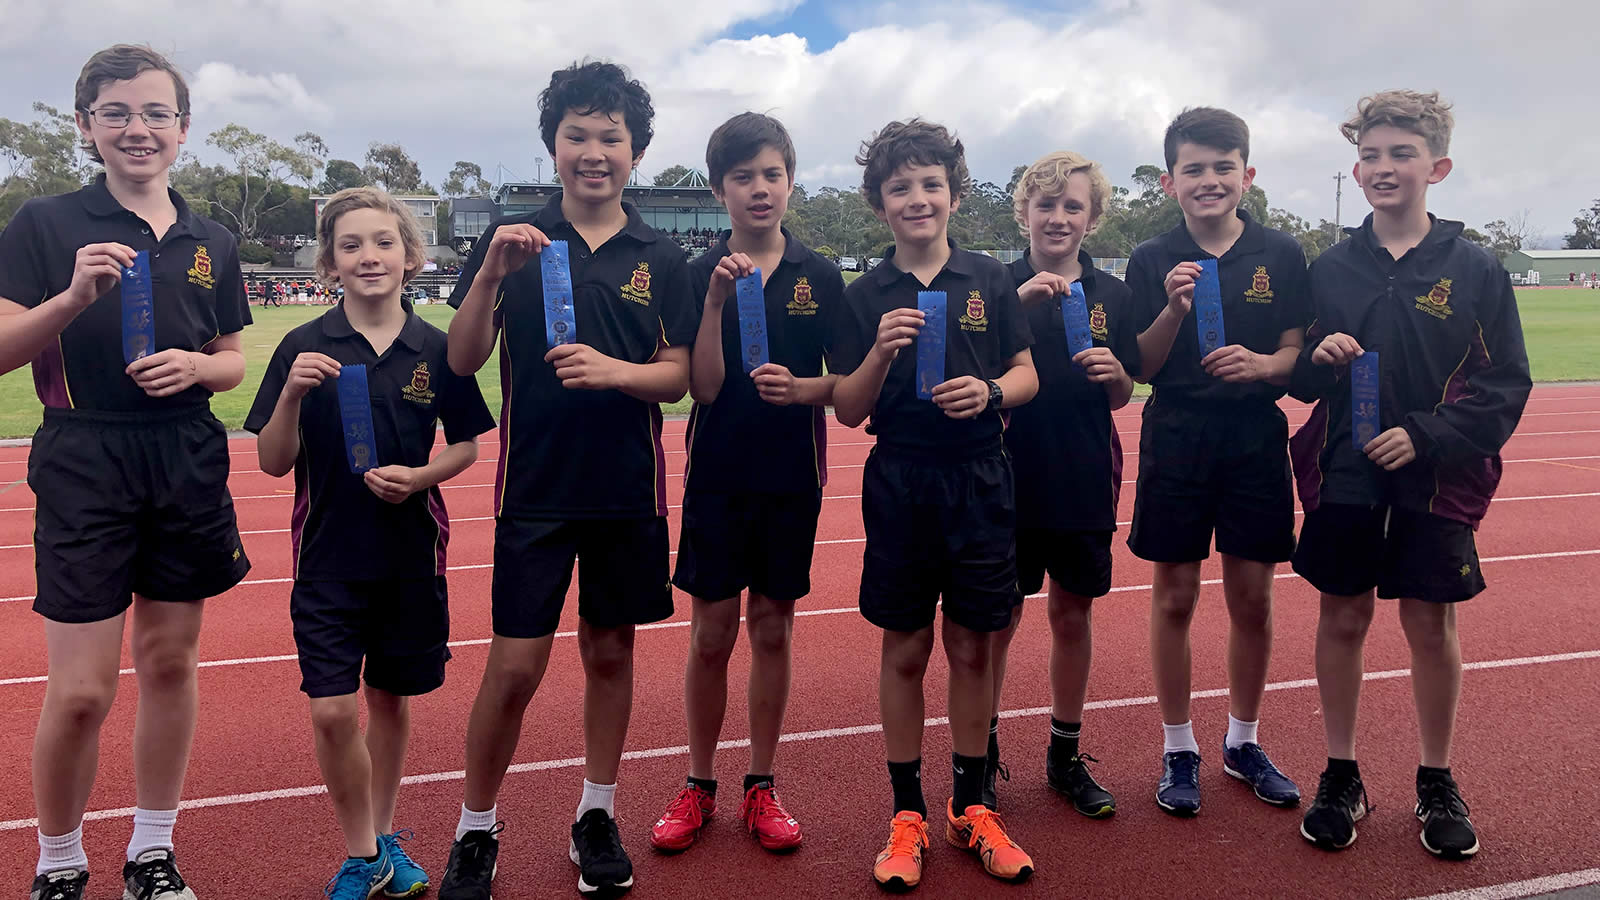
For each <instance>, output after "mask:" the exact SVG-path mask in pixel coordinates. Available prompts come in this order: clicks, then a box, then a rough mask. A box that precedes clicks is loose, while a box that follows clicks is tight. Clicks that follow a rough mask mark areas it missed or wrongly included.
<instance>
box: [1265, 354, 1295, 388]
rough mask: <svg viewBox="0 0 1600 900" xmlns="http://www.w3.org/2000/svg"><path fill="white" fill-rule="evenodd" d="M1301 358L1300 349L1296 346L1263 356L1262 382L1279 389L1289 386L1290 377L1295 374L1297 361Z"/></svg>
mask: <svg viewBox="0 0 1600 900" xmlns="http://www.w3.org/2000/svg"><path fill="white" fill-rule="evenodd" d="M1299 358H1300V348H1299V347H1298V346H1294V345H1289V346H1284V347H1279V348H1278V349H1277V351H1276V352H1274V353H1268V354H1263V355H1262V357H1261V380H1262V381H1265V382H1266V383H1268V384H1275V385H1277V386H1279V387H1284V386H1286V385H1288V383H1289V376H1290V375H1292V374H1294V364H1295V360H1297V359H1299Z"/></svg>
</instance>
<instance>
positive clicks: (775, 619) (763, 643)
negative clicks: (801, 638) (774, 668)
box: [748, 612, 794, 656]
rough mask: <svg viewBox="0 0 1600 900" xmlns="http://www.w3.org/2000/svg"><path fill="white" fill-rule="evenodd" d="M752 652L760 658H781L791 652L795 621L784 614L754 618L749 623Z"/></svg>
mask: <svg viewBox="0 0 1600 900" xmlns="http://www.w3.org/2000/svg"><path fill="white" fill-rule="evenodd" d="M748 630H749V632H750V652H751V653H753V654H756V655H759V656H781V655H784V654H787V653H788V652H789V643H790V641H791V639H792V638H793V635H794V619H793V618H792V617H790V616H787V615H784V614H782V613H777V612H774V613H769V614H767V615H763V616H760V617H759V618H758V617H752V618H750V619H749V621H748Z"/></svg>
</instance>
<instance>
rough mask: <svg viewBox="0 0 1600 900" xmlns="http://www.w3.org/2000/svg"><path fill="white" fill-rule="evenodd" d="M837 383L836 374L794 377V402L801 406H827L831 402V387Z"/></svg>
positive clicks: (837, 377)
mask: <svg viewBox="0 0 1600 900" xmlns="http://www.w3.org/2000/svg"><path fill="white" fill-rule="evenodd" d="M838 383H839V376H837V375H823V376H821V377H820V378H796V379H795V380H794V402H795V403H798V404H801V405H803V406H827V405H828V404H830V403H832V402H833V389H834V386H835V385H836V384H838Z"/></svg>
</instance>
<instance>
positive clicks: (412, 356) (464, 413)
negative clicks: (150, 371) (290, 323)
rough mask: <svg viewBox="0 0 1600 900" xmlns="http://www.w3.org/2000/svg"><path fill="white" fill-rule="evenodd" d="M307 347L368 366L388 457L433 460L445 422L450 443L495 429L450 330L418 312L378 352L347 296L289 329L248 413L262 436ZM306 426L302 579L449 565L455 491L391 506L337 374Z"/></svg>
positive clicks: (413, 463) (297, 508)
mask: <svg viewBox="0 0 1600 900" xmlns="http://www.w3.org/2000/svg"><path fill="white" fill-rule="evenodd" d="M302 353H322V354H325V355H327V356H330V357H332V358H333V359H335V360H338V361H339V363H340V364H341V365H365V366H366V367H367V392H368V395H369V397H370V400H371V402H372V430H373V437H374V443H375V445H376V448H377V455H378V464H379V465H382V466H389V465H400V466H410V467H412V468H417V467H420V466H425V465H427V464H428V460H429V459H430V458H431V457H432V452H433V445H434V438H435V437H436V436H437V427H436V423H439V422H443V423H444V439H445V442H446V443H450V444H455V443H459V442H461V441H467V440H471V439H472V438H475V437H477V436H478V435H480V434H483V433H484V432H486V431H488V430H490V429H492V428H493V427H494V417H493V416H491V415H490V414H489V408H488V407H487V406H486V405H484V402H483V395H482V394H481V393H479V391H478V382H477V380H476V379H475V378H472V377H470V376H469V377H462V376H460V375H457V374H455V373H454V372H452V371H450V363H449V361H448V358H447V357H448V347H447V345H446V341H445V334H444V332H442V331H440V330H439V329H437V328H435V327H434V326H432V325H429V324H428V323H427V322H425V321H423V320H422V318H421V317H420V316H418V315H417V314H416V313H415V312H409V313H408V315H407V316H406V323H405V325H404V326H402V327H401V329H400V334H399V336H398V337H396V338H395V340H394V343H392V344H390V345H389V347H388V349H386V350H384V351H383V352H382V353H378V352H376V351H375V350H374V349H373V347H372V345H371V344H370V343H368V342H367V339H366V337H365V336H364V335H362V334H361V333H360V332H358V331H356V330H355V328H354V327H352V326H351V324H350V319H349V317H348V316H346V315H345V309H344V306H343V304H341V305H339V306H335V307H334V308H333V309H330V310H328V311H327V312H325V313H323V314H322V315H321V316H319V317H317V318H316V319H313V320H311V321H310V322H307V323H305V324H304V325H301V326H299V327H297V328H295V329H294V330H293V331H290V332H289V333H288V334H286V335H284V338H283V341H282V342H281V343H279V344H278V349H277V350H275V351H273V354H272V361H271V362H270V363H269V364H268V366H267V374H266V376H265V377H264V378H262V380H261V388H260V390H258V391H257V392H256V399H255V403H254V404H253V405H252V406H251V407H250V415H249V416H248V417H247V418H246V419H245V423H244V427H245V429H246V430H248V431H251V432H254V433H256V434H260V433H261V429H263V428H265V427H267V422H269V421H270V420H271V419H272V411H273V409H274V408H275V407H276V406H277V405H278V397H279V395H280V394H282V393H283V386H284V384H285V383H286V382H287V381H288V379H289V369H290V367H292V366H293V365H294V360H295V357H297V356H299V355H300V354H302ZM299 431H300V452H299V454H298V455H296V456H295V460H294V511H293V513H292V514H291V516H290V523H289V524H290V529H289V533H290V546H291V548H292V551H293V560H294V577H295V578H296V579H299V580H302V581H367V580H374V579H382V578H427V577H431V576H434V575H443V574H444V573H445V544H446V543H447V542H448V540H449V538H450V517H449V515H448V514H447V513H446V512H445V506H444V495H443V494H442V493H440V491H439V486H438V485H434V486H433V487H431V488H429V489H428V490H426V491H418V492H417V493H415V494H412V495H411V496H409V497H407V498H406V499H405V500H403V501H401V502H400V503H398V504H395V503H390V502H388V501H387V500H383V499H381V498H379V497H378V495H376V494H374V493H372V491H371V490H370V489H368V488H367V486H366V483H365V481H364V480H363V478H362V476H361V475H358V474H356V473H354V472H351V471H350V464H349V462H348V458H347V456H346V453H345V444H344V426H343V423H342V420H341V418H340V414H339V385H338V379H336V378H328V379H324V380H323V382H322V384H320V385H317V386H316V387H314V388H312V389H311V390H310V391H309V392H307V393H306V395H305V397H304V398H303V399H301V401H300V422H299Z"/></svg>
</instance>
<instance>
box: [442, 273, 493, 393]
mask: <svg viewBox="0 0 1600 900" xmlns="http://www.w3.org/2000/svg"><path fill="white" fill-rule="evenodd" d="M500 283H501V282H500V279H498V278H493V279H491V278H485V277H484V276H483V273H482V272H479V273H478V277H477V278H476V279H474V280H473V282H472V288H471V289H470V290H468V291H467V296H466V298H465V299H463V300H462V301H461V308H460V309H458V310H456V314H455V316H454V317H452V318H451V319H450V332H449V335H448V340H447V344H446V346H447V347H448V353H449V361H450V370H451V371H453V372H455V373H456V374H457V375H471V374H474V373H475V372H477V371H478V370H479V369H481V368H483V364H484V362H486V361H487V360H488V359H489V354H490V353H491V352H492V351H493V350H494V302H495V298H496V297H497V296H499V294H500Z"/></svg>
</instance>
